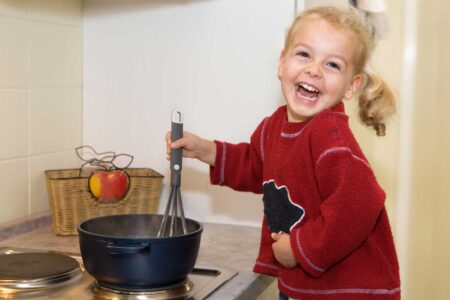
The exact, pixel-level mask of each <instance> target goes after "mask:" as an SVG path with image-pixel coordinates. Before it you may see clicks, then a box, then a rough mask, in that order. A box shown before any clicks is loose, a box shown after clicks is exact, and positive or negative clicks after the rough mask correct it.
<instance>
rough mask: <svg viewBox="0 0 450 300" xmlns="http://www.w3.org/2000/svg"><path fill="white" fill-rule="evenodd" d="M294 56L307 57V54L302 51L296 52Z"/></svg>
mask: <svg viewBox="0 0 450 300" xmlns="http://www.w3.org/2000/svg"><path fill="white" fill-rule="evenodd" d="M295 55H297V56H300V57H309V53H308V52H306V51H304V50H300V51H297V53H295Z"/></svg>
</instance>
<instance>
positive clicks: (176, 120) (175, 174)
mask: <svg viewBox="0 0 450 300" xmlns="http://www.w3.org/2000/svg"><path fill="white" fill-rule="evenodd" d="M182 137H183V116H182V114H181V112H180V111H179V110H174V111H173V112H172V128H171V134H170V139H171V140H172V142H174V141H176V140H179V139H181V138H182ZM182 159H183V149H182V148H179V149H172V153H171V155H170V170H171V173H170V181H171V186H180V184H181V169H182Z"/></svg>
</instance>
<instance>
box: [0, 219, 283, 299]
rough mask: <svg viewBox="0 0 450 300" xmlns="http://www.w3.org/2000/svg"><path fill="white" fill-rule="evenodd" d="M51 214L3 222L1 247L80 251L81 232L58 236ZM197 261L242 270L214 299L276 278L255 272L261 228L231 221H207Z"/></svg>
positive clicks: (252, 290) (252, 294) (250, 293)
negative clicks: (79, 234) (52, 225)
mask: <svg viewBox="0 0 450 300" xmlns="http://www.w3.org/2000/svg"><path fill="white" fill-rule="evenodd" d="M50 222H51V218H50V215H48V214H40V215H35V216H32V217H29V218H25V219H22V220H19V221H17V222H14V223H10V224H6V225H3V226H2V225H0V247H19V248H30V249H35V250H52V251H61V252H70V253H80V250H79V244H78V236H69V237H61V236H56V235H55V234H54V233H53V232H52V229H51V225H50ZM203 227H204V229H203V233H202V240H201V244H200V252H199V255H198V258H197V263H196V265H198V266H204V267H214V266H216V267H222V268H227V269H232V270H236V271H238V274H237V275H236V276H235V277H233V278H232V279H231V280H230V281H228V282H227V283H225V284H224V285H223V286H222V287H221V288H219V289H218V290H216V291H215V292H214V293H213V294H211V295H210V297H208V299H211V300H227V299H254V298H256V297H257V296H258V295H259V294H260V293H261V292H262V291H263V290H264V289H266V288H267V287H268V285H270V283H272V281H273V280H274V279H273V278H271V277H268V276H262V275H258V274H255V273H253V271H252V269H253V264H254V262H255V259H256V255H257V253H258V247H259V240H260V229H259V228H258V227H251V226H240V225H230V224H216V223H203Z"/></svg>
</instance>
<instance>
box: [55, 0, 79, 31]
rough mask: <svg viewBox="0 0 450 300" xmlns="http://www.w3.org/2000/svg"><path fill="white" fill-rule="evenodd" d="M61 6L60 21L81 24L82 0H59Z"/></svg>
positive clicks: (75, 24)
mask: <svg viewBox="0 0 450 300" xmlns="http://www.w3.org/2000/svg"><path fill="white" fill-rule="evenodd" d="M59 2H61V5H62V8H61V15H62V23H63V24H70V25H74V26H82V25H83V1H80V0H60V1H59Z"/></svg>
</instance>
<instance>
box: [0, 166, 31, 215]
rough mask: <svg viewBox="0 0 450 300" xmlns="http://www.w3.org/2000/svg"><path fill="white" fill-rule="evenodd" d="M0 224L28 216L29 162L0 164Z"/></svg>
mask: <svg viewBox="0 0 450 300" xmlns="http://www.w3.org/2000/svg"><path fill="white" fill-rule="evenodd" d="M0 191H1V195H0V206H1V208H2V209H0V222H8V221H11V220H14V219H17V218H20V217H23V216H26V215H27V214H28V160H27V159H21V160H9V161H2V162H0Z"/></svg>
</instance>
